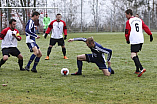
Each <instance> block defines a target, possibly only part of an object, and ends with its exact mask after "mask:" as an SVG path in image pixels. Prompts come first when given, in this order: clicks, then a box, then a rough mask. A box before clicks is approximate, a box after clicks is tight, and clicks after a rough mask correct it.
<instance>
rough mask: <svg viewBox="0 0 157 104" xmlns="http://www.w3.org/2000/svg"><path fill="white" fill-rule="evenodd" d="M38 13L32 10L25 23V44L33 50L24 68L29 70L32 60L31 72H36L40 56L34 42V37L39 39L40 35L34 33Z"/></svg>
mask: <svg viewBox="0 0 157 104" xmlns="http://www.w3.org/2000/svg"><path fill="white" fill-rule="evenodd" d="M39 15H40V14H39V13H38V12H33V14H32V18H31V19H30V20H29V21H28V22H27V24H26V29H25V32H26V44H27V46H28V48H29V49H30V52H33V54H32V56H31V57H30V59H29V61H28V64H27V66H26V67H25V69H26V70H27V71H29V68H30V64H31V63H32V62H33V60H34V59H35V61H34V65H33V68H32V69H31V71H32V72H35V73H37V70H36V66H37V65H38V63H39V60H40V57H41V56H42V53H41V51H40V49H39V46H38V45H37V44H36V41H35V38H37V39H39V38H40V36H38V35H36V34H35V27H34V21H35V20H37V19H39Z"/></svg>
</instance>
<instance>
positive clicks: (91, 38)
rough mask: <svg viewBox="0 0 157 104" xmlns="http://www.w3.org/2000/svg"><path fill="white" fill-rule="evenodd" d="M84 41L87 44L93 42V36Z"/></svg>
mask: <svg viewBox="0 0 157 104" xmlns="http://www.w3.org/2000/svg"><path fill="white" fill-rule="evenodd" d="M86 42H88V43H89V44H91V43H93V44H94V39H93V37H89V38H87V40H86Z"/></svg>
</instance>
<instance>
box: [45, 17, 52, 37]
mask: <svg viewBox="0 0 157 104" xmlns="http://www.w3.org/2000/svg"><path fill="white" fill-rule="evenodd" d="M50 22H51V20H50V17H48V14H46V17H44V19H43V25H44V31H43V32H44V35H45V31H46V30H47V28H48V25H49V24H50ZM44 35H43V36H44Z"/></svg>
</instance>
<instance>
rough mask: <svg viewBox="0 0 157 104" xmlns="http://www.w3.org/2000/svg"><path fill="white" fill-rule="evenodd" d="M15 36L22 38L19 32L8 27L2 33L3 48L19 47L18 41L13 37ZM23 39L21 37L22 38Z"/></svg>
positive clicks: (0, 36) (0, 34)
mask: <svg viewBox="0 0 157 104" xmlns="http://www.w3.org/2000/svg"><path fill="white" fill-rule="evenodd" d="M12 34H15V35H16V36H17V37H20V35H19V31H18V30H17V29H14V30H11V28H10V27H7V28H5V29H3V30H2V32H1V33H0V39H1V40H2V43H1V48H2V49H3V48H9V47H17V39H16V38H15V37H14V36H12ZM20 39H21V37H20Z"/></svg>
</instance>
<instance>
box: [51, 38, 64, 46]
mask: <svg viewBox="0 0 157 104" xmlns="http://www.w3.org/2000/svg"><path fill="white" fill-rule="evenodd" d="M56 42H57V43H58V46H64V45H65V43H64V40H63V38H61V39H54V38H51V39H50V45H52V46H54V45H55V44H56Z"/></svg>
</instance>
